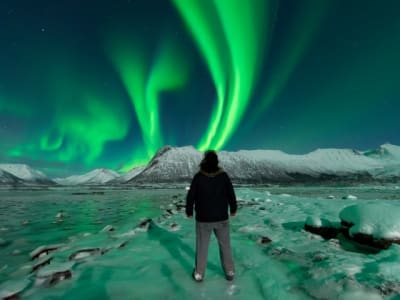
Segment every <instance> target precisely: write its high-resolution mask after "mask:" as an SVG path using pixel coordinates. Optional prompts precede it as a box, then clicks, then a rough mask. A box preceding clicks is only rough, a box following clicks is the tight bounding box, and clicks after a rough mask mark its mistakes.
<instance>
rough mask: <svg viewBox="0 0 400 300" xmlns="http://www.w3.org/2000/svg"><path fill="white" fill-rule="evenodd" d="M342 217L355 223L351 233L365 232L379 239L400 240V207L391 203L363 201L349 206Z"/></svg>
mask: <svg viewBox="0 0 400 300" xmlns="http://www.w3.org/2000/svg"><path fill="white" fill-rule="evenodd" d="M340 219H342V220H343V221H345V222H347V223H350V224H354V226H352V227H351V228H350V234H351V235H354V234H356V233H363V234H367V235H371V236H373V237H374V238H377V239H380V238H381V239H395V240H400V207H399V206H398V205H395V204H390V203H363V204H357V205H352V206H348V207H346V208H345V209H343V210H342V211H341V212H340Z"/></svg>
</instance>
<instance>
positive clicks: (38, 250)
mask: <svg viewBox="0 0 400 300" xmlns="http://www.w3.org/2000/svg"><path fill="white" fill-rule="evenodd" d="M61 246H62V245H61V244H60V245H49V246H40V247H38V248H36V249H35V250H33V251H32V252H31V253H30V256H31V260H34V259H37V258H39V257H40V256H41V255H43V254H46V255H47V254H49V253H50V252H52V251H55V250H57V249H59V248H60V247H61Z"/></svg>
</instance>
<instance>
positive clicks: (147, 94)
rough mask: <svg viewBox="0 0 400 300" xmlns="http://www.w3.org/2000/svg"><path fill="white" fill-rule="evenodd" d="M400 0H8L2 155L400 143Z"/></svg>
mask: <svg viewBox="0 0 400 300" xmlns="http://www.w3.org/2000/svg"><path fill="white" fill-rule="evenodd" d="M399 10H400V2H398V1H396V0H388V1H381V2H378V1H373V0H367V1H361V0H351V1H335V0H323V1H320V0H298V1H297V0H281V1H279V0H250V1H241V0H163V1H161V0H160V1H156V0H150V1H148V0H138V1H134V0H115V1H112V0H102V1H94V0H88V1H77V0H69V1H67V0H60V1H50V0H38V1H28V0H3V1H1V2H0V13H1V18H0V24H1V26H0V37H1V45H2V47H1V48H0V141H1V142H0V161H1V162H11V163H27V164H29V165H31V166H33V167H35V168H38V169H41V170H43V171H45V172H46V173H48V174H49V175H52V176H63V175H69V174H72V173H79V172H85V171H89V170H91V169H94V168H97V167H107V168H112V169H115V170H120V171H127V170H129V169H131V168H132V167H134V166H137V165H141V164H144V163H146V162H147V161H148V160H149V159H150V158H151V157H152V155H154V154H155V152H156V151H157V150H158V149H159V148H160V147H162V146H164V145H166V144H170V145H174V146H184V145H194V146H195V147H196V148H197V149H199V150H206V149H210V148H212V149H217V150H239V149H280V150H283V151H286V152H289V153H304V152H308V151H312V150H314V149H315V148H326V147H338V148H357V149H369V148H375V147H377V146H378V145H380V144H383V143H385V142H391V143H393V144H400V136H399V134H398V132H399V129H400V128H399V127H400V126H399V122H398V114H399V110H400V79H399V78H400V76H399V75H398V72H399V70H400V55H399V53H400V18H398V11H399Z"/></svg>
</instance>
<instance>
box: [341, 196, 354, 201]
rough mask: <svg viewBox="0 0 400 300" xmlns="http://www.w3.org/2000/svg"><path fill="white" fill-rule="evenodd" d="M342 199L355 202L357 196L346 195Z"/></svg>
mask: <svg viewBox="0 0 400 300" xmlns="http://www.w3.org/2000/svg"><path fill="white" fill-rule="evenodd" d="M342 199H347V200H357V196H354V195H346V196H343V197H342Z"/></svg>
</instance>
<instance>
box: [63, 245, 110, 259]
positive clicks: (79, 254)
mask: <svg viewBox="0 0 400 300" xmlns="http://www.w3.org/2000/svg"><path fill="white" fill-rule="evenodd" d="M104 253H105V252H104V251H102V250H101V249H100V248H87V249H80V250H78V251H75V252H74V253H72V254H71V255H70V256H69V260H81V259H85V258H87V257H89V256H92V255H102V254H104Z"/></svg>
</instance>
